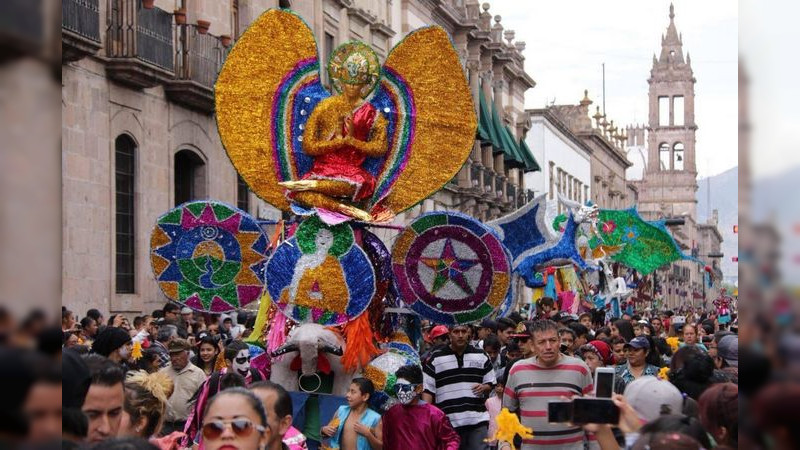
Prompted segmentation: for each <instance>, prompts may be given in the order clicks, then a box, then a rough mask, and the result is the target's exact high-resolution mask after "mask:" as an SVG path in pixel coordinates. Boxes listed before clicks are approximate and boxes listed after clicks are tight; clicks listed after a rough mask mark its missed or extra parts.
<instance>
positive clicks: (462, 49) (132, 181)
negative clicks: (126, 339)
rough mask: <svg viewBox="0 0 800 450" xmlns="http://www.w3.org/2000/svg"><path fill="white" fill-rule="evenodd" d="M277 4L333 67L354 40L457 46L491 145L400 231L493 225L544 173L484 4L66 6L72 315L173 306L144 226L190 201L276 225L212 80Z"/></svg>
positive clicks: (258, 1) (189, 1)
mask: <svg viewBox="0 0 800 450" xmlns="http://www.w3.org/2000/svg"><path fill="white" fill-rule="evenodd" d="M274 7H290V8H292V9H294V10H295V11H296V12H297V13H298V14H299V15H300V16H301V17H302V18H303V19H304V20H305V21H306V22H307V23H308V24H309V26H310V27H311V28H312V30H313V32H314V33H315V35H316V38H317V42H318V46H319V51H320V54H321V55H320V56H321V57H322V58H325V59H326V58H327V56H328V55H330V53H331V52H332V50H333V49H334V48H335V47H336V46H337V45H339V44H340V43H343V42H345V41H347V40H351V39H359V40H362V41H364V42H367V43H369V44H371V45H372V46H373V47H374V48H375V49H376V51H377V53H378V54H379V55H380V57H381V58H385V56H386V55H387V54H388V52H389V51H390V50H391V48H392V46H394V45H396V44H397V43H398V42H399V41H400V40H401V39H402V38H403V37H404V36H405V35H406V34H407V33H408V32H409V31H412V30H413V29H416V28H418V27H420V26H424V25H429V24H438V25H441V26H442V27H444V28H445V29H446V30H447V31H448V32H449V33H450V35H451V36H452V38H453V42H454V44H455V46H456V48H457V51H458V52H459V54H460V55H461V58H462V62H463V63H464V66H465V70H466V73H467V76H468V80H469V83H470V88H471V90H472V94H473V98H474V100H475V107H476V114H479V115H480V113H481V112H484V114H483V115H482V117H481V119H482V124H483V125H484V126H482V127H481V130H480V131H482V133H483V134H481V135H480V136H479V137H478V138H477V139H476V141H475V144H474V147H473V151H472V154H471V156H470V159H469V161H468V162H467V163H466V164H465V166H464V168H463V169H462V170H461V172H460V173H459V174H458V176H457V177H456V178H455V179H454V180H453V182H451V183H450V184H448V186H446V187H445V188H444V189H443V190H441V191H440V192H438V193H437V194H435V195H434V196H432V197H431V198H430V199H428V200H426V201H424V202H423V203H422V204H420V205H418V206H417V207H415V208H414V209H413V210H411V211H409V212H408V213H407V214H401V215H400V216H399V217H398V218H397V222H398V223H401V224H402V223H405V222H407V221H408V220H410V218H412V217H415V216H416V215H418V214H419V213H421V212H425V211H428V210H433V209H438V210H442V209H450V210H460V211H464V212H467V213H468V214H471V215H473V216H475V217H478V218H480V219H483V220H487V219H490V218H493V217H497V216H499V215H501V214H504V213H507V212H510V211H512V210H513V209H515V208H516V207H517V206H518V205H520V204H521V203H523V202H524V201H525V200H526V199H527V198H529V197H531V196H532V193H531V192H528V191H527V190H526V187H525V185H524V178H523V174H524V173H525V172H526V171H531V170H535V169H537V166H536V162H535V160H533V158H532V157H531V156H530V153H529V151H528V150H527V147H526V146H525V144H524V139H523V138H524V136H525V134H526V133H527V131H528V129H529V128H530V123H529V121H528V117H527V115H526V114H525V112H524V93H525V91H526V90H528V89H530V88H532V87H533V86H534V85H535V83H534V81H533V79H532V78H531V77H530V76H529V75H528V74H527V73H526V72H525V71H524V65H523V64H524V57H523V50H524V49H525V44H524V43H523V42H514V33H513V31H511V30H505V29H504V28H503V26H502V24H501V20H502V18H501V17H500V16H499V15H497V16H494V17H493V16H492V14H491V13H490V12H489V8H490V7H489V5H488V4H483V5H481V4H479V2H478V1H477V0H413V1H412V0H310V1H288V0H155V2H154V8H153V9H144V8H143V7H142V2H141V0H64V1H63V15H62V49H63V55H62V79H63V82H62V91H61V94H62V111H61V112H62V162H63V166H62V180H63V182H62V216H63V220H62V236H63V245H62V255H61V256H62V265H63V272H62V304H64V305H68V306H69V307H70V308H72V309H73V310H74V311H75V312H76V313H78V314H84V313H85V311H86V310H87V309H89V308H98V309H100V310H101V311H110V312H129V313H139V312H141V311H151V310H152V309H154V308H157V307H160V306H161V305H163V303H164V300H165V297H164V296H163V295H162V294H161V292H160V291H159V289H158V287H157V285H156V283H155V281H154V279H153V276H152V272H151V269H150V262H149V255H148V253H149V238H150V231H151V230H152V227H153V224H154V223H155V221H156V219H157V218H158V217H159V216H160V215H161V214H163V213H165V212H166V211H168V210H169V209H171V208H173V207H174V206H175V205H177V204H180V203H182V202H183V201H187V200H191V199H204V198H210V199H215V200H219V201H223V202H226V203H230V204H233V205H236V206H238V207H240V208H242V209H245V210H247V211H249V212H250V213H251V214H253V215H255V216H257V217H259V218H263V219H277V218H280V213H279V212H278V211H276V210H274V209H273V208H271V207H269V206H268V205H265V204H264V203H263V202H261V201H260V200H258V199H257V198H256V197H255V195H254V194H252V193H251V192H249V191H248V190H247V186H246V185H244V183H243V182H241V180H240V179H239V178H238V175H237V174H236V171H235V170H234V168H233V166H232V165H231V163H230V162H229V160H228V158H227V156H226V154H225V152H224V150H223V148H222V145H221V143H220V138H219V136H218V134H217V127H216V123H215V118H214V114H213V105H214V103H213V100H214V99H213V83H214V80H215V79H216V73H217V71H218V70H219V68H220V67H221V65H222V63H223V62H224V59H225V55H226V54H227V52H228V51H229V50H230V48H231V45H233V44H234V43H235V41H236V39H237V38H238V36H240V35H241V33H243V32H244V31H245V30H246V28H247V26H248V24H249V23H251V22H252V21H253V20H255V18H257V17H258V16H259V14H261V13H262V12H263V11H265V10H266V9H268V8H274ZM323 81H326V80H323ZM481 106H483V108H482V107H481ZM489 125H491V127H489ZM526 152H527V153H526ZM383 237H384V238H385V239H386V240H387V241H388V240H390V239H391V238H392V237H391V236H388V235H387V236H383Z"/></svg>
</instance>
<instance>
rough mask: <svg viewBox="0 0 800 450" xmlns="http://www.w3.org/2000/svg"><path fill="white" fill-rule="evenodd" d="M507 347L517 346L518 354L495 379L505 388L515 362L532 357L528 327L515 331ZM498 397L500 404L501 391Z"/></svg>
mask: <svg viewBox="0 0 800 450" xmlns="http://www.w3.org/2000/svg"><path fill="white" fill-rule="evenodd" d="M508 345H509V348H510V346H511V345H515V346H518V347H519V352H518V353H519V356H517V357H516V358H513V359H509V360H508V362H507V363H506V366H505V369H504V370H503V372H502V376H500V377H499V378H498V379H497V382H498V384H503V386H504V387H505V383H506V381H507V380H508V373H509V371H510V370H511V368H512V367H514V364H515V363H516V362H517V361H520V360H523V359H527V358H531V357H533V356H534V353H533V345H532V344H531V332H530V326H528V325H524V326H523V327H522V328H521V329H518V331H516V332H515V333H514V334H513V335H512V341H511V342H510V343H509V344H508ZM508 353H509V356H510V354H511V352H510V351H509V352H508ZM498 395H499V396H500V397H501V399H500V400H501V403H502V396H503V390H500V392H499V394H498Z"/></svg>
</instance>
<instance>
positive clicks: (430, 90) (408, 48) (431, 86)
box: [375, 26, 477, 212]
mask: <svg viewBox="0 0 800 450" xmlns="http://www.w3.org/2000/svg"><path fill="white" fill-rule="evenodd" d="M393 78H394V79H398V80H402V82H399V83H398V85H404V87H406V89H404V90H405V91H406V92H398V93H397V94H398V96H408V99H410V100H409V101H406V102H405V104H406V105H408V107H407V108H406V110H405V111H404V113H405V114H408V115H411V117H408V118H407V121H412V122H413V125H412V127H411V130H410V136H409V137H410V142H409V143H408V147H407V148H408V152H407V153H408V154H407V156H405V157H402V156H400V155H395V154H394V150H393V149H390V153H392V154H390V155H389V156H388V157H387V159H388V160H389V161H390V163H389V164H387V165H386V169H385V170H384V171H382V173H381V175H380V176H379V179H378V191H377V192H376V194H378V195H380V196H381V198H380V199H375V200H382V201H383V204H384V206H385V207H387V208H388V209H390V210H392V211H394V212H401V211H404V210H406V209H408V208H411V207H412V206H414V205H416V204H417V203H419V202H421V201H422V200H424V199H426V198H427V197H429V196H430V195H431V194H433V193H434V192H436V191H438V190H439V189H441V188H442V187H443V186H444V185H445V184H447V182H448V181H450V180H451V179H452V178H453V177H454V176H455V175H456V174H457V173H458V171H459V170H460V169H461V166H462V165H463V164H464V161H465V160H466V159H467V157H468V156H469V153H470V151H471V150H472V145H473V142H474V140H475V130H476V127H477V117H476V115H475V108H474V106H473V102H472V96H471V94H470V90H469V85H468V84H467V80H466V77H465V76H464V71H463V69H462V67H461V62H460V60H459V58H458V54H457V53H456V51H455V49H454V48H453V45H452V43H451V41H450V37H449V36H448V34H447V32H446V31H444V29H442V28H441V27H436V26H434V27H426V28H421V29H418V30H416V31H414V32H412V33H410V34H409V35H408V36H406V38H405V39H403V41H402V42H400V43H399V44H398V45H397V46H395V47H394V49H392V51H391V52H390V53H389V56H388V57H387V58H386V63H385V64H384V81H383V83H384V87H385V86H386V84H385V83H386V82H387V79H389V80H390V79H393ZM408 99H407V100H408ZM392 168H394V169H395V171H394V172H393V171H392ZM389 179H391V181H389ZM387 181H388V182H389V184H391V188H390V189H387V190H386V191H383V190H382V189H381V186H383V185H385V182H387Z"/></svg>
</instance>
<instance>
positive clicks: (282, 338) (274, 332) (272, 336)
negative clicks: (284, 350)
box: [267, 310, 286, 361]
mask: <svg viewBox="0 0 800 450" xmlns="http://www.w3.org/2000/svg"><path fill="white" fill-rule="evenodd" d="M284 342H286V316H285V315H284V314H283V312H282V311H281V310H277V311H276V312H275V317H274V318H273V320H272V327H271V328H270V330H269V334H268V335H267V354H268V355H272V352H274V351H275V350H277V349H279V348H280V346H281V345H283V343H284ZM281 359H283V355H281V356H278V357H277V358H275V361H280V360H281Z"/></svg>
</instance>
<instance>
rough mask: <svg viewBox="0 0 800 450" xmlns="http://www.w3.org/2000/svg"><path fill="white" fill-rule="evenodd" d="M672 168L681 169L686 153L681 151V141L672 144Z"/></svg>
mask: <svg viewBox="0 0 800 450" xmlns="http://www.w3.org/2000/svg"><path fill="white" fill-rule="evenodd" d="M672 158H673V161H672V169H673V170H683V167H684V162H685V161H686V154H685V153H684V151H683V143H681V142H678V143H676V144H675V145H673V146H672Z"/></svg>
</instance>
